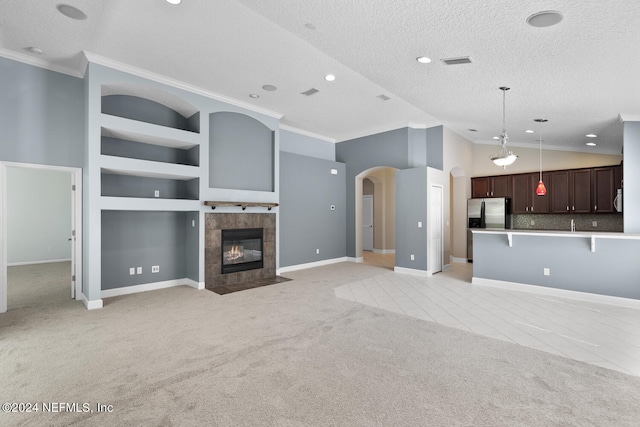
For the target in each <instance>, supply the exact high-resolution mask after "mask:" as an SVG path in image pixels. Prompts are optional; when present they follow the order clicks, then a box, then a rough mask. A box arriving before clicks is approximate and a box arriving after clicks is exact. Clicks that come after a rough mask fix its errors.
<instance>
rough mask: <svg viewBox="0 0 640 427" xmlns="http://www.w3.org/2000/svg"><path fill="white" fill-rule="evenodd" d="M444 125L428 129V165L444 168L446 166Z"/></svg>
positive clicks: (439, 168)
mask: <svg viewBox="0 0 640 427" xmlns="http://www.w3.org/2000/svg"><path fill="white" fill-rule="evenodd" d="M443 133H444V127H443V126H434V127H431V128H428V129H427V166H429V167H432V168H434V169H438V170H443V167H444V135H443Z"/></svg>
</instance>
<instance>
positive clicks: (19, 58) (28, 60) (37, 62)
mask: <svg viewBox="0 0 640 427" xmlns="http://www.w3.org/2000/svg"><path fill="white" fill-rule="evenodd" d="M0 56H2V57H4V58H7V59H11V60H13V61H16V62H21V63H23V64H27V65H33V66H34V67H38V68H44V69H45V70H50V71H55V72H56V73H62V74H67V75H69V76H73V77H79V78H82V77H83V76H84V72H85V70H86V68H87V64H86V61H82V62H81V64H80V67H79V68H80V69H79V70H78V69H75V68H69V67H62V66H60V65H56V64H52V63H51V62H49V61H47V60H46V59H43V58H36V57H33V56H30V55H27V54H24V55H23V54H20V53H17V52H13V51H10V50H7V49H4V48H2V49H0Z"/></svg>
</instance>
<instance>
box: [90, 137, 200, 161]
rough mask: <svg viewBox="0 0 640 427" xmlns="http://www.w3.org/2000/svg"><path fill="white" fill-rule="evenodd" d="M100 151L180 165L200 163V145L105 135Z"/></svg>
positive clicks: (110, 154) (118, 155)
mask: <svg viewBox="0 0 640 427" xmlns="http://www.w3.org/2000/svg"><path fill="white" fill-rule="evenodd" d="M100 153H101V154H103V155H107V156H116V157H127V158H131V159H141V160H151V161H154V162H164V163H176V164H179V165H190V166H198V165H199V164H200V147H199V146H195V147H192V148H190V149H180V148H172V147H161V146H158V145H153V144H143V143H141V142H134V141H127V140H124V139H119V138H110V137H106V136H103V137H102V141H101V145H100Z"/></svg>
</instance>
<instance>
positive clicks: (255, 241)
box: [221, 228, 263, 274]
mask: <svg viewBox="0 0 640 427" xmlns="http://www.w3.org/2000/svg"><path fill="white" fill-rule="evenodd" d="M262 236H263V229H262V228H242V229H232V230H222V251H221V256H222V262H221V265H222V274H228V273H236V272H238V271H247V270H254V269H256V268H262V267H263V262H262V253H263V247H262V246H263V245H262V241H263V240H262Z"/></svg>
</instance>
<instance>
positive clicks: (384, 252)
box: [373, 248, 396, 255]
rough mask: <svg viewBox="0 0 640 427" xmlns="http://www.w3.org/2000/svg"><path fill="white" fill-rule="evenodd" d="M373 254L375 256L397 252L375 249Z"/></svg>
mask: <svg viewBox="0 0 640 427" xmlns="http://www.w3.org/2000/svg"><path fill="white" fill-rule="evenodd" d="M373 253H374V254H383V255H384V254H395V253H396V250H395V249H376V248H373Z"/></svg>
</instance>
